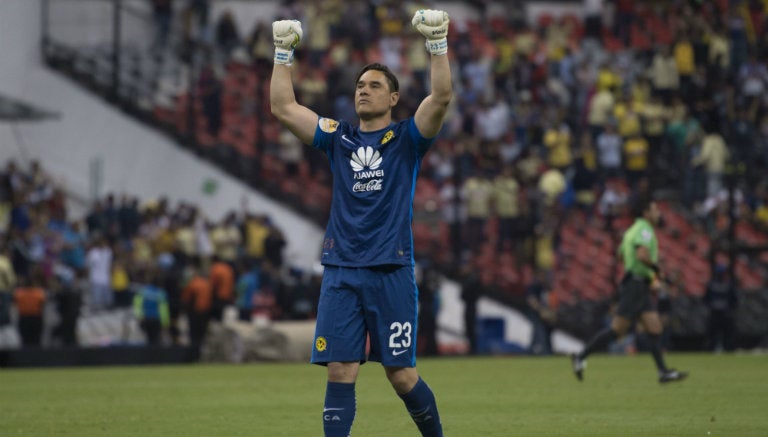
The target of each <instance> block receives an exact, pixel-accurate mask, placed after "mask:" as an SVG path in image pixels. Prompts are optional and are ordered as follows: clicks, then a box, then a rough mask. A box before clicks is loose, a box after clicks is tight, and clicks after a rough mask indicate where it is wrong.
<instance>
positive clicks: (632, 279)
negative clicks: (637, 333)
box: [616, 273, 653, 320]
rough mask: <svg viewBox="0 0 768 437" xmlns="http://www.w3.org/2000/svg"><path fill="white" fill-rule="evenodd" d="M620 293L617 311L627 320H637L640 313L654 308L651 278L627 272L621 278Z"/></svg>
mask: <svg viewBox="0 0 768 437" xmlns="http://www.w3.org/2000/svg"><path fill="white" fill-rule="evenodd" d="M618 294H619V296H618V297H619V306H618V308H617V309H616V313H617V314H618V315H619V316H621V317H623V318H625V319H627V320H636V319H637V318H638V317H639V316H640V314H642V313H644V312H646V311H652V310H653V304H652V302H651V280H650V279H649V278H643V277H641V276H636V275H633V274H630V273H627V274H626V275H624V278H623V279H622V280H621V284H620V285H619V293H618Z"/></svg>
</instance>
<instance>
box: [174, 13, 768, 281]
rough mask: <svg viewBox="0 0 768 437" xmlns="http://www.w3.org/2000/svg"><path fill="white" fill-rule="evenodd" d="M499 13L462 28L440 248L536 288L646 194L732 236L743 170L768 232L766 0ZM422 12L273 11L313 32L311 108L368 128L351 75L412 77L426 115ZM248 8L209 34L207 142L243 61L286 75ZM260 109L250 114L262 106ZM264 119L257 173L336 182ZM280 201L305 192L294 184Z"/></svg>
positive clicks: (433, 155) (430, 218) (437, 220)
mask: <svg viewBox="0 0 768 437" xmlns="http://www.w3.org/2000/svg"><path fill="white" fill-rule="evenodd" d="M487 3H488V2H474V3H473V4H476V5H479V6H478V12H479V13H480V14H479V15H478V16H477V18H474V17H471V16H470V17H453V21H452V27H453V29H452V31H451V33H450V35H451V39H450V44H451V52H450V53H451V56H454V57H455V58H456V62H455V69H456V70H457V71H456V72H455V77H456V78H457V84H456V88H457V96H456V99H455V101H456V104H455V105H453V107H452V114H450V115H449V118H448V123H447V124H448V125H447V127H446V128H445V130H444V132H442V134H441V135H440V138H439V141H438V143H437V145H436V146H435V147H434V148H433V150H432V151H431V152H430V154H429V155H428V156H427V159H426V161H425V163H424V165H423V167H422V179H421V180H420V185H419V188H418V190H419V192H418V193H417V199H416V217H415V222H416V223H415V226H416V229H415V230H416V234H417V240H418V242H417V244H418V245H419V246H420V248H421V250H422V252H423V253H424V255H427V256H429V257H431V258H437V259H438V261H439V262H441V263H442V264H444V265H455V264H459V263H465V262H468V261H471V260H472V259H473V258H475V257H477V256H478V255H480V254H482V253H488V252H498V253H505V252H507V253H508V254H509V255H510V256H511V258H512V259H513V260H515V262H517V263H519V264H521V265H523V266H528V267H529V268H528V269H525V270H524V278H525V281H523V282H530V281H531V280H532V277H533V272H534V271H536V270H545V271H551V270H552V269H554V268H555V263H556V260H557V257H558V242H559V240H560V237H559V229H560V228H561V226H562V224H563V222H564V221H565V220H567V219H568V218H569V217H572V216H573V214H571V211H580V212H581V213H583V214H584V215H585V216H586V217H587V218H588V219H590V220H592V219H603V218H605V219H607V222H608V224H609V225H615V226H616V227H619V226H620V225H622V224H625V223H626V222H623V223H618V224H614V223H613V220H612V218H613V216H616V215H619V216H621V215H622V211H623V210H622V208H621V205H622V204H625V203H626V200H627V199H628V198H631V197H632V196H636V195H638V194H639V193H640V192H643V191H651V192H655V193H657V194H660V195H666V196H667V197H668V198H671V199H672V200H673V201H674V204H675V206H676V207H679V209H680V211H682V212H684V213H685V215H686V217H689V218H690V220H691V221H693V222H696V223H697V224H698V225H700V226H701V227H702V229H705V230H706V231H707V233H708V234H710V235H716V234H717V233H718V232H721V233H722V232H724V229H725V227H727V222H728V220H727V215H728V211H727V207H726V204H727V199H728V191H727V189H728V188H729V186H728V185H727V183H726V182H727V181H726V179H727V178H726V176H727V175H735V182H734V183H735V185H736V186H735V191H736V193H737V194H736V196H737V205H738V206H739V211H738V216H739V219H740V220H744V221H749V222H752V223H754V224H755V225H756V226H757V227H758V228H762V229H766V227H767V226H766V219H765V217H766V211H767V210H768V206H766V204H765V203H766V199H768V178H766V176H765V174H766V172H765V169H766V166H767V165H768V154H767V153H766V152H767V151H768V111H767V108H768V102H766V98H765V96H766V94H767V93H766V92H765V91H766V89H767V87H768V66H767V65H766V61H765V60H766V59H768V56H766V55H767V54H768V38H766V34H768V32H766V31H765V26H766V16H767V15H766V2H764V1H731V2H728V1H683V0H680V1H672V2H660V1H634V2H632V1H621V0H618V1H607V2H588V3H589V4H593V3H596V4H597V5H598V7H597V8H596V9H590V7H587V8H586V9H585V11H584V16H583V17H579V16H576V15H572V14H565V15H562V16H554V15H549V14H547V13H543V14H541V15H539V16H538V17H537V19H536V20H534V22H529V21H528V20H526V17H525V14H524V12H523V10H522V6H520V5H518V6H512V7H511V8H509V9H508V10H506V11H505V12H506V15H505V16H491V15H489V14H488V11H489V10H490V9H489V8H488V7H482V5H483V4H485V6H488V5H487ZM415 7H416V5H415V4H411V3H403V2H395V1H381V2H366V1H352V2H347V3H345V6H344V7H343V8H342V7H340V2H338V1H335V0H320V1H316V2H297V1H286V2H283V3H282V6H281V8H280V9H279V11H278V13H277V15H276V16H275V17H270V18H275V19H277V18H280V17H294V18H298V19H301V21H302V22H305V23H307V35H306V36H305V39H306V44H302V46H300V48H299V49H298V50H297V55H296V62H299V63H306V64H308V65H309V66H310V68H302V69H300V70H298V71H301V72H303V75H302V76H300V77H297V78H296V83H297V93H298V98H299V100H300V101H301V102H303V103H304V104H306V105H307V106H309V107H311V108H312V109H314V110H315V111H316V112H318V113H319V114H327V115H329V116H334V117H337V118H345V119H353V118H354V117H352V115H353V112H354V111H353V107H352V101H351V100H350V97H349V92H348V91H349V89H351V85H350V84H351V83H352V81H353V80H354V76H353V75H354V73H355V72H356V71H357V70H358V67H361V66H362V65H364V63H366V62H369V61H381V62H383V63H385V64H387V65H389V66H390V67H391V68H392V69H393V71H395V72H396V73H397V74H398V75H399V76H400V77H401V82H402V84H403V87H402V89H403V92H402V93H401V94H402V96H401V100H400V103H399V105H398V108H396V112H397V113H403V114H405V113H409V112H410V111H412V110H413V109H414V105H416V104H417V103H418V102H419V101H420V100H421V98H423V96H424V93H425V89H426V88H425V80H426V78H427V75H426V71H425V68H426V65H427V57H426V53H425V51H424V50H423V47H422V43H421V41H420V40H419V39H418V38H417V37H416V35H411V34H410V33H409V32H407V31H405V30H404V23H407V19H406V18H407V17H408V16H409V13H410V12H411V9H413V8H415ZM592 7H594V6H592ZM232 14H233V13H232V11H226V12H224V13H223V14H222V15H221V16H219V17H212V18H211V19H210V21H211V23H209V24H207V26H208V27H209V29H210V30H208V31H206V30H205V29H206V27H202V28H201V29H200V30H199V34H197V35H201V37H200V38H199V39H198V40H197V41H198V43H199V46H200V47H203V48H202V49H201V50H204V51H205V52H206V53H209V54H210V53H217V54H218V55H217V56H207V59H208V60H209V61H210V62H208V63H206V68H205V69H204V72H205V74H203V75H201V77H200V80H201V81H202V82H204V85H201V86H200V89H201V90H202V89H205V90H207V89H209V88H210V87H209V86H208V85H209V83H210V82H211V81H214V82H216V83H218V84H219V86H220V87H222V89H221V90H220V93H219V94H217V96H218V97H214V99H213V101H209V100H203V101H202V105H201V106H202V111H203V113H204V114H205V118H206V120H207V121H206V122H204V123H203V124H205V125H206V126H205V127H207V128H208V131H207V132H206V133H207V134H209V135H205V136H204V137H203V139H204V140H205V141H208V142H209V141H214V142H226V141H227V140H229V139H230V137H229V136H228V134H227V132H226V130H227V129H226V126H227V122H226V118H227V114H228V110H227V109H226V106H227V105H226V102H227V101H228V100H227V99H228V97H227V87H228V86H232V84H233V82H234V81H231V80H230V79H231V75H232V74H233V73H232V70H233V68H234V67H233V66H235V65H245V66H246V69H247V73H246V74H249V75H253V76H254V77H256V78H258V77H262V78H263V77H267V76H268V70H269V68H270V60H271V56H272V53H271V44H270V37H271V36H270V34H269V31H268V22H269V20H265V21H263V22H262V21H260V22H258V23H254V26H253V29H252V30H251V31H250V33H248V34H247V36H243V35H244V33H243V32H242V31H241V30H240V29H238V27H237V23H236V21H235V20H233V19H232V16H233V15H232ZM350 17H354V19H350ZM344 23H352V25H344ZM184 28H185V29H188V26H185V27H184ZM363 30H364V31H363ZM188 37H189V38H194V37H195V34H190V35H188ZM208 67H210V68H208ZM254 85H255V86H256V87H258V86H259V84H258V83H256V84H254ZM238 90H239V89H235V90H234V91H238ZM230 91H232V90H230ZM201 95H203V96H209V94H208V93H207V92H204V91H201ZM222 96H223V97H222ZM241 98H242V99H244V100H247V99H249V98H250V97H249V96H241ZM206 102H207V103H206ZM222 102H224V104H222ZM250 103H252V105H241V108H242V107H246V108H253V107H254V106H256V107H258V106H259V102H258V101H256V100H254V101H252V102H250ZM255 114H256V115H258V114H262V115H263V114H265V112H258V111H257V112H255ZM222 117H223V118H224V120H222ZM252 123H256V122H252ZM258 123H259V125H258V126H259V128H260V129H262V131H263V132H266V133H265V134H264V137H261V138H259V139H258V140H257V141H256V142H257V144H256V147H257V148H258V149H259V152H258V153H259V154H260V158H259V161H258V162H257V163H256V166H257V167H258V166H261V169H260V171H261V172H262V173H263V174H264V175H265V176H267V175H268V176H269V177H268V178H269V179H270V180H273V179H280V180H282V179H293V178H294V177H296V176H298V177H300V178H302V179H303V180H304V181H305V182H304V183H305V184H306V185H309V187H310V188H311V187H313V181H323V180H325V179H327V178H328V174H327V170H326V169H325V164H324V162H322V160H323V159H324V158H323V157H322V156H319V155H318V154H316V153H314V151H312V150H308V149H306V148H302V146H301V145H300V144H297V142H296V141H295V140H293V139H292V138H291V137H290V135H285V134H284V133H281V132H280V130H279V128H278V127H276V124H275V123H276V122H275V121H274V120H273V119H271V118H270V117H268V116H263V117H262V119H260V120H259V121H258ZM211 126H214V128H213V129H211ZM243 129H244V128H243ZM211 135H213V137H211ZM199 138H201V137H200V136H199ZM259 140H261V142H259ZM205 141H204V142H205ZM275 161H276V162H278V163H279V165H277V169H278V170H277V171H276V172H272V170H273V163H274V162H275ZM233 166H234V165H233ZM253 172H254V173H258V172H259V170H256V169H254V171H253ZM280 190H282V192H283V193H284V194H289V195H291V194H296V190H297V188H296V187H295V186H294V185H293V184H290V183H284V184H282V185H281V186H280ZM317 190H322V189H321V188H317ZM310 191H311V190H310ZM296 197H297V203H299V204H301V203H304V204H306V203H307V202H308V200H307V199H305V198H302V197H301V196H296ZM320 197H322V196H320ZM287 198H289V199H291V198H292V197H291V196H288V197H287ZM617 208H618V211H617V210H616V209H617ZM484 251H485V252H484ZM484 259H485V258H484ZM550 276H551V275H550ZM550 280H551V277H550Z"/></svg>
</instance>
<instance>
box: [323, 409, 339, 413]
mask: <svg viewBox="0 0 768 437" xmlns="http://www.w3.org/2000/svg"><path fill="white" fill-rule="evenodd" d="M328 411H344V409H343V408H323V413H325V412H328Z"/></svg>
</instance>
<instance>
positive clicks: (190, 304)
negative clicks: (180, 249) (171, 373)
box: [181, 260, 213, 352]
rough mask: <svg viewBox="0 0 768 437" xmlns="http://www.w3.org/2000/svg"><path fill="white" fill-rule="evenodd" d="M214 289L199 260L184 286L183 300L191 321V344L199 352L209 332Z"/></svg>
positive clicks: (192, 268) (188, 318)
mask: <svg viewBox="0 0 768 437" xmlns="http://www.w3.org/2000/svg"><path fill="white" fill-rule="evenodd" d="M212 300H213V289H212V287H211V281H210V280H209V277H208V272H207V271H205V270H204V269H203V268H202V266H201V265H200V262H199V260H196V261H195V264H194V265H193V266H192V267H191V272H190V278H189V281H187V284H186V285H185V286H184V290H183V292H182V295H181V302H182V304H183V305H184V308H185V312H186V314H187V320H188V322H189V344H190V346H192V348H194V349H195V350H196V351H197V352H199V351H200V347H201V346H202V344H203V341H204V340H205V334H206V333H207V332H208V322H209V320H210V314H211V305H212Z"/></svg>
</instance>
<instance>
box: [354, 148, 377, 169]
mask: <svg viewBox="0 0 768 437" xmlns="http://www.w3.org/2000/svg"><path fill="white" fill-rule="evenodd" d="M381 160H382V158H381V154H379V152H378V151H376V150H373V147H371V146H368V147H360V148H359V149H357V151H356V152H354V153H352V159H350V160H349V164H350V165H351V166H352V170H354V171H363V170H365V169H366V167H367V168H369V169H371V170H376V169H377V168H379V166H380V165H381Z"/></svg>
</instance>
